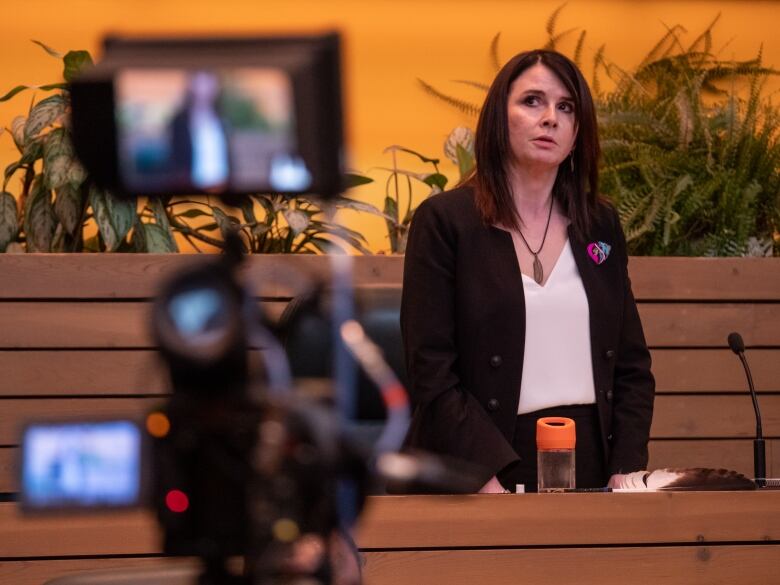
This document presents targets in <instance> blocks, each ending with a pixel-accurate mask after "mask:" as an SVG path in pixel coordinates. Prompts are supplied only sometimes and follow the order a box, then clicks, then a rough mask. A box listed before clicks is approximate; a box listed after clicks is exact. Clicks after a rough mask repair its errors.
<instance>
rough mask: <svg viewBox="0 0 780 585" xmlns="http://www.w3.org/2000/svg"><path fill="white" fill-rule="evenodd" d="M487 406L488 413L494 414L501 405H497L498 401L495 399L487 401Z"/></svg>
mask: <svg viewBox="0 0 780 585" xmlns="http://www.w3.org/2000/svg"><path fill="white" fill-rule="evenodd" d="M487 406H488V410H489V411H490V412H495V411H497V410H498V407H499V406H501V405H500V404H499V403H498V400H496V399H495V398H491V399H490V400H488V405H487Z"/></svg>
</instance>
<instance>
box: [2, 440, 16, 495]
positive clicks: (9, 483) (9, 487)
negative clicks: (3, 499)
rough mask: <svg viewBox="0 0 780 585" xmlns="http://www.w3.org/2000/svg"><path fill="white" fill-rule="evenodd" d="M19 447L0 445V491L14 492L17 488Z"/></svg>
mask: <svg viewBox="0 0 780 585" xmlns="http://www.w3.org/2000/svg"><path fill="white" fill-rule="evenodd" d="M18 458H19V449H18V448H17V447H0V493H9V492H16V491H17V490H18V488H19V459H18Z"/></svg>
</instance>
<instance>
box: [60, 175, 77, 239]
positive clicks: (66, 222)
mask: <svg viewBox="0 0 780 585" xmlns="http://www.w3.org/2000/svg"><path fill="white" fill-rule="evenodd" d="M55 193H56V195H57V197H56V198H55V199H54V213H55V214H56V215H57V219H59V220H60V223H61V224H62V226H63V227H64V228H65V231H66V232H68V233H69V234H70V235H71V236H72V235H75V233H76V230H77V229H78V227H79V222H80V221H81V212H82V206H83V202H82V200H81V198H82V194H81V189H79V188H77V187H74V186H73V185H71V184H70V183H65V184H64V185H62V186H61V187H59V188H58V189H57V190H56V191H55Z"/></svg>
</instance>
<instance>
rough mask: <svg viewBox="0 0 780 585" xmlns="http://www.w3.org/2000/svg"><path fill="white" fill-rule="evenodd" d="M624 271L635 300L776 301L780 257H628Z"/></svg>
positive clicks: (779, 296) (778, 286)
mask: <svg viewBox="0 0 780 585" xmlns="http://www.w3.org/2000/svg"><path fill="white" fill-rule="evenodd" d="M628 271H629V275H630V276H631V286H632V288H633V291H634V296H635V297H636V298H637V299H638V300H671V301H675V300H686V301H698V300H709V301H725V300H734V301H780V258H667V257H664V258H651V257H647V256H632V257H631V258H629V261H628ZM746 283H749V286H746Z"/></svg>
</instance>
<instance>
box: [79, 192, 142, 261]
mask: <svg viewBox="0 0 780 585" xmlns="http://www.w3.org/2000/svg"><path fill="white" fill-rule="evenodd" d="M89 203H90V205H91V206H92V212H93V213H94V216H95V222H96V223H97V226H98V230H99V231H100V235H101V236H102V237H103V241H104V242H105V243H106V247H107V248H108V251H109V252H113V251H114V250H116V249H117V248H119V246H120V244H121V243H122V242H123V241H124V239H125V236H127V232H129V231H130V228H131V227H132V225H133V220H134V218H135V207H136V205H135V201H128V200H124V199H119V198H117V197H116V196H115V195H112V194H111V193H110V192H108V191H103V190H102V189H98V188H97V187H94V186H93V187H91V188H90V190H89Z"/></svg>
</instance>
